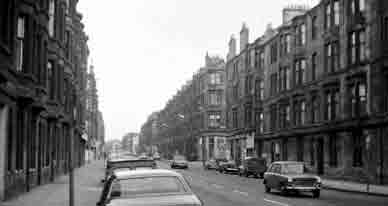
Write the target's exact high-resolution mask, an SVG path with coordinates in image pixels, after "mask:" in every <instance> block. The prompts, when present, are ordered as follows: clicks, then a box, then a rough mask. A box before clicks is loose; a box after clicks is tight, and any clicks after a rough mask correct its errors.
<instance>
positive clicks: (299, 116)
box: [294, 100, 306, 125]
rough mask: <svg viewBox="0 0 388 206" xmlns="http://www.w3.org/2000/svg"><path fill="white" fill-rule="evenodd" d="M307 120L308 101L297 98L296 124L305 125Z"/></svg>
mask: <svg viewBox="0 0 388 206" xmlns="http://www.w3.org/2000/svg"><path fill="white" fill-rule="evenodd" d="M305 122H306V103H305V101H304V100H296V101H295V103H294V125H303V124H305Z"/></svg>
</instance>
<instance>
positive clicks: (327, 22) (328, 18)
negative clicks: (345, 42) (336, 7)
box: [325, 3, 331, 29]
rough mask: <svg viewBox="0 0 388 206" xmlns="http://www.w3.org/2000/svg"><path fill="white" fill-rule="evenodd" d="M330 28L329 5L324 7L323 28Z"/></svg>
mask: <svg viewBox="0 0 388 206" xmlns="http://www.w3.org/2000/svg"><path fill="white" fill-rule="evenodd" d="M330 27H331V5H330V3H328V4H326V5H325V28H326V29H328V28H330Z"/></svg>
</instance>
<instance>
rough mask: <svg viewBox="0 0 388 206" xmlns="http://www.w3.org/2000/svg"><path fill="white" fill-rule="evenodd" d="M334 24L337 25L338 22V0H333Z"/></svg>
mask: <svg viewBox="0 0 388 206" xmlns="http://www.w3.org/2000/svg"><path fill="white" fill-rule="evenodd" d="M333 10H334V25H335V26H338V25H339V22H340V9H339V0H334V6H333Z"/></svg>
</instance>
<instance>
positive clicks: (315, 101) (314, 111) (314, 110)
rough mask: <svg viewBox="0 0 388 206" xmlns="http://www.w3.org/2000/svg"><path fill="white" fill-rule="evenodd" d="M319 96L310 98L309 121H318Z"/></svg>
mask: <svg viewBox="0 0 388 206" xmlns="http://www.w3.org/2000/svg"><path fill="white" fill-rule="evenodd" d="M319 107H320V105H319V98H318V96H313V97H312V99H311V122H312V123H317V122H319Z"/></svg>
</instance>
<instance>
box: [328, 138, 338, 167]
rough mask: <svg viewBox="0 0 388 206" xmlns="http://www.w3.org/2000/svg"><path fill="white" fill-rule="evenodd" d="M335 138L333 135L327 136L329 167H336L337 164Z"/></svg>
mask: <svg viewBox="0 0 388 206" xmlns="http://www.w3.org/2000/svg"><path fill="white" fill-rule="evenodd" d="M337 147H338V145H337V137H336V135H335V134H331V135H330V136H329V165H330V166H331V167H336V166H337V163H338V151H337V150H338V149H337Z"/></svg>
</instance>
